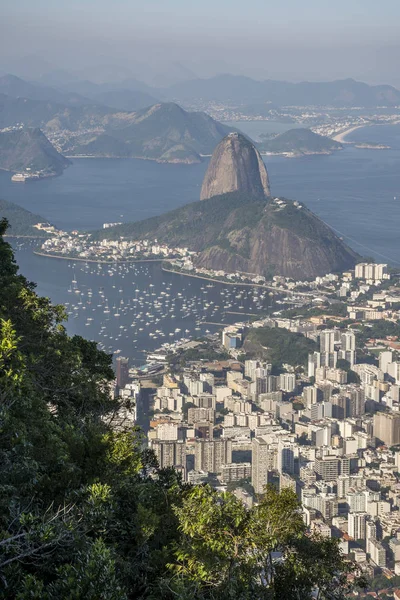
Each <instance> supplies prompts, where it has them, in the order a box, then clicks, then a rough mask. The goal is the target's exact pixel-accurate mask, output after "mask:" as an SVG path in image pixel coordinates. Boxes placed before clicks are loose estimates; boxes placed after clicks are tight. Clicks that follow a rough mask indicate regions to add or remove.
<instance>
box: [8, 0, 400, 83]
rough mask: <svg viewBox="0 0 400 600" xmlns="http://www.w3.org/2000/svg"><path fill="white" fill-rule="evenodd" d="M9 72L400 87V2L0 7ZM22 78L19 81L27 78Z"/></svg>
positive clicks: (31, 0) (111, 0) (147, 0)
mask: <svg viewBox="0 0 400 600" xmlns="http://www.w3.org/2000/svg"><path fill="white" fill-rule="evenodd" d="M0 15H1V18H0V69H1V70H2V71H6V72H8V71H14V72H16V74H19V75H21V74H22V72H23V71H25V72H24V73H23V74H24V75H25V76H26V73H28V75H29V74H30V75H31V78H32V79H34V78H37V77H38V76H41V75H43V74H44V73H45V72H46V70H47V71H52V70H58V69H65V70H67V71H69V72H71V73H73V74H74V76H77V77H78V78H79V77H80V76H82V77H85V78H89V79H97V80H101V79H107V78H108V79H110V78H115V79H118V78H123V77H124V76H125V75H128V76H135V77H137V78H138V79H141V80H144V81H146V83H148V84H150V85H156V86H157V85H161V86H162V85H168V84H169V83H173V82H174V81H176V80H179V79H183V78H185V79H187V78H191V77H210V76H212V75H215V74H218V73H222V72H230V73H234V74H243V75H248V76H252V77H255V78H258V79H267V78H273V79H287V80H290V81H301V80H314V81H318V80H319V81H321V80H332V79H339V78H345V77H354V78H356V79H360V80H364V81H366V82H368V83H390V84H393V85H398V86H400V73H399V72H398V71H399V70H398V63H399V58H400V1H399V0H380V1H378V0H279V1H278V0H277V1H271V0H141V1H139V0H0ZM17 71H18V72H17Z"/></svg>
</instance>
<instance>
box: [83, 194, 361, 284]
mask: <svg viewBox="0 0 400 600" xmlns="http://www.w3.org/2000/svg"><path fill="white" fill-rule="evenodd" d="M95 236H96V237H97V238H102V239H119V237H120V236H122V237H126V238H130V239H143V238H148V239H157V240H158V241H160V242H165V243H168V244H169V245H170V246H179V247H187V248H189V249H191V250H195V251H197V252H199V253H200V254H199V256H198V258H197V261H196V264H197V265H198V266H202V267H206V268H210V269H215V270H221V269H222V270H224V271H230V272H236V271H242V272H246V273H255V274H259V275H263V276H265V277H267V278H270V277H271V276H273V275H277V274H279V275H285V276H287V277H294V278H302V279H313V278H314V277H315V276H316V275H323V274H324V273H328V272H331V271H339V270H343V269H346V268H350V267H351V266H354V263H355V260H356V257H357V255H356V253H355V252H353V250H351V249H350V248H348V247H347V246H346V245H345V244H344V243H343V242H342V241H341V240H339V238H338V237H337V236H336V235H335V234H334V233H333V231H332V230H331V229H329V227H328V226H327V225H325V223H323V222H322V221H321V220H320V219H319V218H318V217H317V216H316V215H314V214H313V213H312V212H311V211H309V210H307V208H306V207H305V206H303V205H300V204H299V203H296V204H295V203H294V202H292V201H290V200H282V204H281V205H278V204H276V202H275V201H273V200H272V199H271V198H270V199H265V198H264V199H259V198H254V197H251V196H246V195H245V194H242V193H239V192H234V193H229V194H224V195H221V196H214V197H213V198H209V199H207V200H201V201H199V202H193V203H191V204H187V205H185V206H183V207H181V208H178V209H175V210H173V211H171V212H169V213H166V214H164V215H161V216H158V217H152V218H150V219H146V220H144V221H140V222H137V223H126V224H123V225H120V226H118V227H114V228H110V229H107V230H105V231H100V232H98V233H96V234H95Z"/></svg>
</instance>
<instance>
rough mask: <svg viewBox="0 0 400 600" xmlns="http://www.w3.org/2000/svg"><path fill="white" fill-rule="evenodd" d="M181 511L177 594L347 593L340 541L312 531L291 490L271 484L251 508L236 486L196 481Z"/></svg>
mask: <svg viewBox="0 0 400 600" xmlns="http://www.w3.org/2000/svg"><path fill="white" fill-rule="evenodd" d="M175 512H176V513H177V515H178V518H179V529H180V531H181V533H182V536H183V537H182V539H181V540H180V544H179V547H177V548H176V551H175V561H174V562H173V563H171V564H170V569H171V572H172V574H173V575H172V578H171V579H170V580H169V581H168V589H170V590H171V591H172V592H173V593H174V594H176V596H177V597H178V598H198V599H210V600H211V599H213V600H217V599H220V600H225V599H226V600H228V599H231V598H232V599H233V598H240V599H243V600H247V599H248V600H250V599H262V598H265V599H267V598H268V599H276V600H278V599H280V600H284V599H285V600H286V599H288V598H300V599H310V598H311V594H312V591H313V590H315V589H316V588H317V587H318V588H319V596H318V597H319V598H321V599H323V598H326V599H327V598H344V597H345V593H346V591H347V583H346V576H347V573H348V572H350V571H351V570H352V569H351V566H350V565H346V563H345V562H344V561H343V559H342V557H341V555H340V551H339V549H338V545H337V541H336V540H331V539H326V538H321V539H319V538H316V537H309V536H306V535H305V526H304V523H303V520H302V517H301V514H300V512H299V505H298V501H297V499H296V496H295V494H294V493H293V492H292V491H291V490H288V489H285V490H283V491H282V492H281V493H278V492H277V491H276V490H275V489H274V488H272V487H268V488H267V489H266V493H265V495H264V496H263V498H262V499H261V502H260V503H259V504H258V505H257V506H256V507H255V508H253V509H251V510H247V509H246V508H245V507H244V506H243V504H242V503H241V502H240V501H239V500H237V499H236V497H235V496H234V495H233V494H231V493H229V492H227V493H219V492H217V491H215V490H213V489H211V488H210V487H209V486H204V487H197V488H194V489H192V490H191V491H190V492H188V493H187V494H186V497H185V498H184V500H183V503H182V506H181V507H179V508H177V509H176V510H175ZM276 553H278V555H279V556H280V558H277V556H278V555H277V554H276ZM282 559H283V560H282Z"/></svg>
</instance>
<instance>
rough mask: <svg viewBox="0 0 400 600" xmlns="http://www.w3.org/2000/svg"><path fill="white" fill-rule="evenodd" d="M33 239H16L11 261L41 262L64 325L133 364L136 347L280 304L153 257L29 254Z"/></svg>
mask: <svg viewBox="0 0 400 600" xmlns="http://www.w3.org/2000/svg"><path fill="white" fill-rule="evenodd" d="M36 245H37V242H34V241H31V240H29V241H28V240H24V241H21V240H16V241H15V243H14V248H15V249H16V256H17V260H18V262H19V264H20V265H21V270H22V271H23V272H29V270H31V269H32V264H34V265H35V271H37V270H39V269H40V273H41V280H40V282H39V285H40V291H41V293H45V294H46V295H49V296H50V297H51V298H52V300H53V302H56V303H62V304H64V306H65V309H66V314H67V318H68V321H67V324H66V326H67V330H68V332H69V333H70V334H79V335H84V337H86V338H88V339H91V340H94V341H96V342H98V343H99V347H100V348H101V349H102V350H104V351H106V352H108V353H112V354H114V356H118V355H119V354H120V355H121V356H126V357H128V358H129V359H130V360H131V362H132V364H136V365H140V364H143V363H144V362H145V354H144V352H143V351H148V352H152V351H154V350H156V349H158V348H160V347H162V346H164V348H165V347H166V345H170V344H174V343H176V342H179V341H182V340H186V339H195V338H199V337H204V336H206V335H209V334H211V333H215V332H216V331H218V330H219V329H221V327H223V326H225V325H228V324H230V323H234V322H236V321H238V320H239V319H240V315H243V319H244V320H247V319H249V314H266V313H268V312H271V311H272V310H277V309H278V308H279V309H282V305H278V304H277V305H276V304H275V302H276V300H277V299H279V298H281V296H280V295H279V294H277V295H274V296H272V295H271V294H270V292H268V290H265V289H262V288H258V287H249V286H241V285H225V284H223V283H217V282H215V283H210V282H206V281H203V280H201V279H192V278H189V277H182V276H180V275H178V274H174V273H168V272H164V271H163V270H162V269H161V266H160V264H159V263H154V262H153V263H147V264H144V263H143V264H142V263H118V264H115V265H107V264H103V263H97V264H96V263H93V262H90V263H89V262H83V261H73V260H69V261H68V260H62V261H58V260H54V259H52V258H47V257H43V256H38V255H36V254H34V253H33V250H34V248H35V246H36ZM28 265H29V267H28Z"/></svg>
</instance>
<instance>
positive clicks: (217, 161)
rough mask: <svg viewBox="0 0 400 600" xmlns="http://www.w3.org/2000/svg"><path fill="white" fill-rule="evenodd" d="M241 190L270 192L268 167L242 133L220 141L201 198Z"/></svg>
mask: <svg viewBox="0 0 400 600" xmlns="http://www.w3.org/2000/svg"><path fill="white" fill-rule="evenodd" d="M231 192H239V193H241V194H243V195H248V196H251V197H254V198H265V197H268V196H270V187H269V179H268V173H267V169H266V168H265V165H264V162H263V160H262V158H261V155H260V153H259V151H258V150H257V148H255V146H254V145H253V144H252V143H251V142H250V140H249V139H247V138H246V137H245V136H244V135H242V134H241V133H237V132H234V133H230V134H229V135H227V136H226V137H224V138H223V140H221V141H220V143H219V144H218V146H217V147H216V148H215V150H214V153H213V155H212V157H211V160H210V164H209V165H208V169H207V171H206V174H205V176H204V180H203V185H202V188H201V194H200V200H207V199H209V198H212V197H213V196H221V195H223V194H228V193H231Z"/></svg>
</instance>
